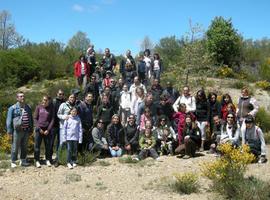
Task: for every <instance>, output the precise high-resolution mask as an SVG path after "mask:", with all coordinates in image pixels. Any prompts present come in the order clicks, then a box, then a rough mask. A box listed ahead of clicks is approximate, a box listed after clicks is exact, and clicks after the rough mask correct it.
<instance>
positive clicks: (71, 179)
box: [64, 173, 82, 184]
mask: <svg viewBox="0 0 270 200" xmlns="http://www.w3.org/2000/svg"><path fill="white" fill-rule="evenodd" d="M81 180H82V176H81V175H80V174H76V173H72V174H67V175H66V180H65V182H64V183H65V184H69V183H71V182H79V181H81Z"/></svg>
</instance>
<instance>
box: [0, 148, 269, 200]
mask: <svg viewBox="0 0 270 200" xmlns="http://www.w3.org/2000/svg"><path fill="white" fill-rule="evenodd" d="M269 149H270V146H268V152H269ZM215 159H216V158H215V157H214V155H212V154H206V153H204V155H203V156H198V157H196V158H191V159H181V158H177V157H176V156H170V157H169V156H162V157H161V161H162V162H158V161H154V160H152V159H151V158H148V159H147V160H146V161H141V162H140V163H136V164H134V163H133V164H131V163H130V164H127V163H120V162H119V159H118V158H106V159H100V160H97V161H96V162H94V163H93V164H92V165H90V166H86V167H83V166H77V167H76V168H74V169H72V170H70V169H68V168H67V167H66V166H59V167H58V168H55V167H47V166H45V165H42V167H41V168H35V167H34V166H33V165H32V166H30V167H26V168H23V167H17V168H15V170H13V169H7V171H6V172H4V173H1V176H0V199H3V200H9V199H15V200H19V199H20V200H21V199H27V200H29V199H37V200H40V199H48V200H51V199H57V200H58V199H69V200H71V199H87V200H89V199H95V200H98V199H119V200H121V199H125V200H127V199H144V200H148V199H155V200H159V199H192V200H194V199H200V200H204V199H214V198H215V195H216V194H213V193H211V192H209V191H208V190H209V186H210V184H211V182H210V181H209V180H208V179H207V178H205V177H203V176H201V175H200V164H202V163H203V162H206V161H211V160H215ZM268 160H269V156H268ZM105 164H107V165H108V166H104V165H105ZM179 172H192V173H195V174H198V175H199V184H200V190H199V192H198V193H195V194H190V195H183V194H179V193H176V192H174V191H172V190H170V189H168V188H167V189H166V188H165V187H162V186H161V185H162V184H163V185H164V181H165V180H166V177H167V178H168V177H169V178H170V177H173V173H179ZM247 174H248V175H254V176H256V177H259V178H261V179H263V180H266V181H269V180H270V164H269V162H267V163H265V164H251V165H250V166H249V168H248V171H247Z"/></svg>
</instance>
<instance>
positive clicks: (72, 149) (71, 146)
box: [67, 140, 78, 164]
mask: <svg viewBox="0 0 270 200" xmlns="http://www.w3.org/2000/svg"><path fill="white" fill-rule="evenodd" d="M77 151H78V141H75V140H68V141H67V162H68V163H70V164H72V163H75V162H76V161H77Z"/></svg>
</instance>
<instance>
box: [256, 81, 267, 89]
mask: <svg viewBox="0 0 270 200" xmlns="http://www.w3.org/2000/svg"><path fill="white" fill-rule="evenodd" d="M256 86H257V87H258V88H261V89H263V90H270V83H269V82H268V81H258V82H256Z"/></svg>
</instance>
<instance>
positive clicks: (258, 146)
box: [242, 115, 267, 163]
mask: <svg viewBox="0 0 270 200" xmlns="http://www.w3.org/2000/svg"><path fill="white" fill-rule="evenodd" d="M245 123H246V128H245V130H244V131H243V132H242V145H244V144H247V145H248V146H249V148H250V151H251V153H253V154H254V155H255V157H256V159H257V160H258V163H265V162H267V159H266V146H265V140H264V135H263V132H262V130H261V128H260V127H258V126H256V125H255V121H254V118H253V117H252V116H251V115H249V116H247V117H246V119H245Z"/></svg>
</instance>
